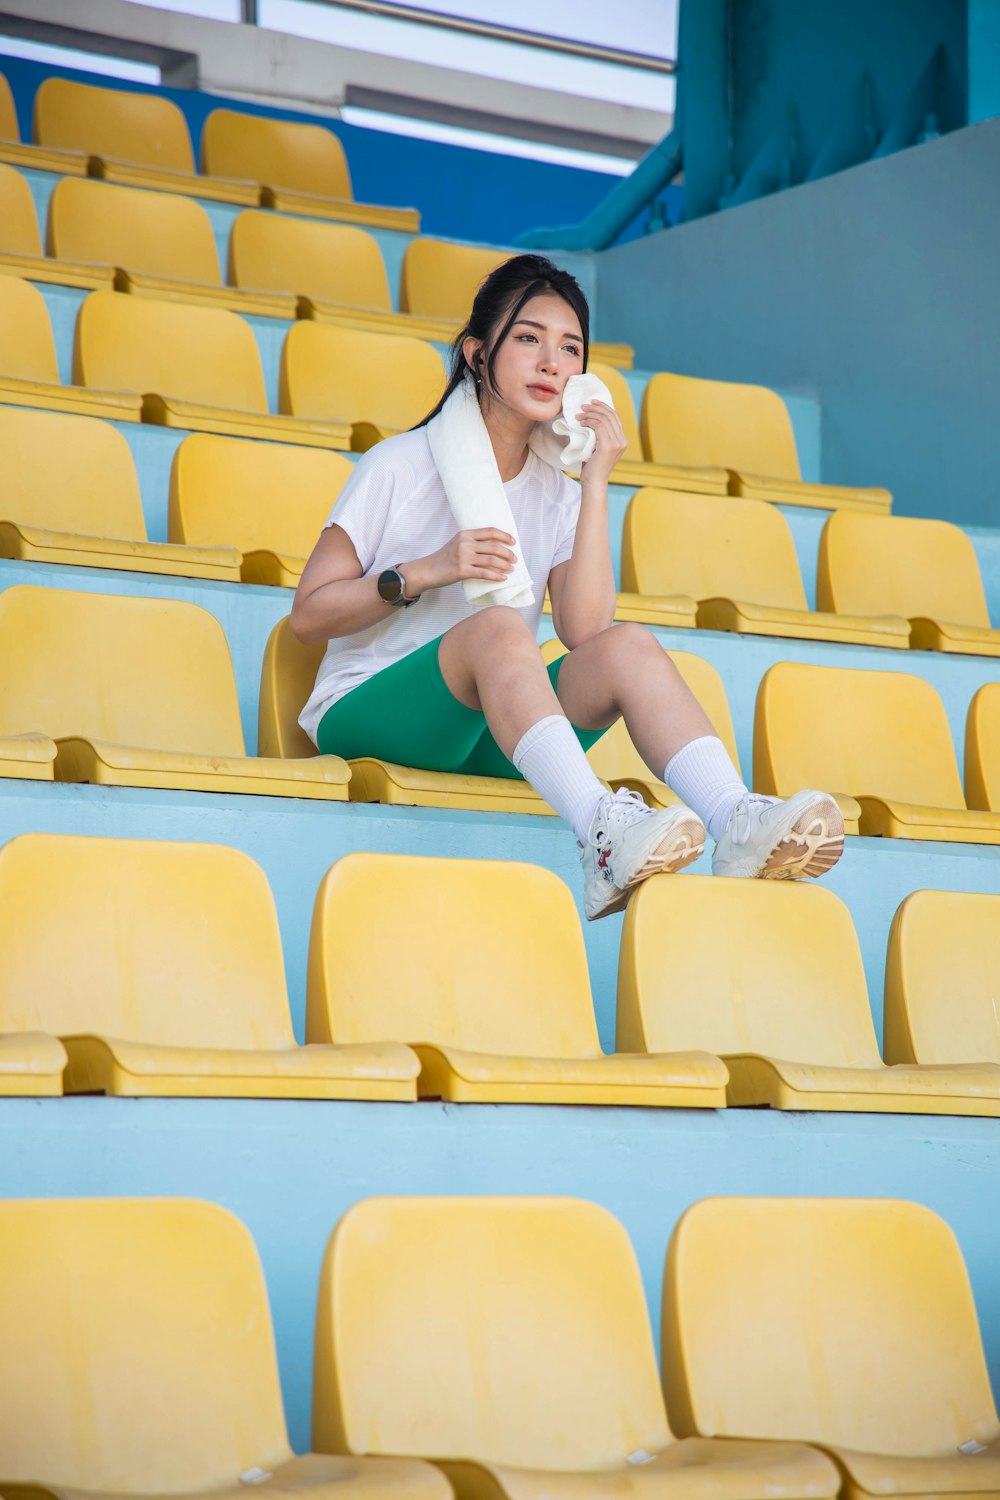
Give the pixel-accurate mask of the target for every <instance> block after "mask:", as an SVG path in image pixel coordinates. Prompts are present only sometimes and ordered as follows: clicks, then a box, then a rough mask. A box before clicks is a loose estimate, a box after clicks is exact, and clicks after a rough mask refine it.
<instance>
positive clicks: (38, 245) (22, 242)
mask: <svg viewBox="0 0 1000 1500" xmlns="http://www.w3.org/2000/svg"><path fill="white" fill-rule="evenodd" d="M5 82H6V80H3V79H0V84H2V83H5ZM4 139H5V136H4V127H3V108H2V101H0V140H4ZM15 139H16V137H15ZM0 252H2V253H4V254H6V255H41V253H42V237H41V235H40V234H39V232H38V215H37V214H36V212H35V200H34V198H33V197H32V196H31V189H30V187H29V186H28V183H27V179H26V178H25V177H23V176H22V175H21V173H20V172H19V171H18V170H17V168H16V167H8V166H5V165H3V164H2V163H0Z"/></svg>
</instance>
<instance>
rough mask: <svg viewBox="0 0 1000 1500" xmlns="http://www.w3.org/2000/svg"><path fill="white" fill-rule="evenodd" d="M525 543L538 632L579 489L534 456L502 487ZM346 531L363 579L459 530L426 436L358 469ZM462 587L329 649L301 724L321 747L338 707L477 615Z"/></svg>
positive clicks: (530, 615) (528, 612)
mask: <svg viewBox="0 0 1000 1500" xmlns="http://www.w3.org/2000/svg"><path fill="white" fill-rule="evenodd" d="M504 491H505V493H506V495H507V501H508V503H509V505H510V508H511V513H512V515H513V517H514V522H515V524H516V526H517V534H518V536H519V537H520V540H521V551H522V554H523V557H524V562H525V566H526V567H527V569H528V572H529V573H530V574H531V579H532V583H533V584H534V593H535V602H534V604H533V605H532V606H531V608H530V609H522V610H521V611H520V613H521V615H522V616H523V618H524V620H525V621H526V623H527V624H528V625H529V626H530V628H531V630H532V632H534V631H535V630H536V629H537V628H538V621H539V618H540V616H541V613H542V604H543V602H544V599H545V587H546V584H547V582H548V577H549V573H550V572H551V571H552V569H553V568H554V567H555V566H556V564H557V563H561V562H566V561H568V559H569V558H570V557H571V556H572V552H573V539H574V537H575V535H576V521H577V516H578V514H579V511H580V486H579V484H578V483H577V482H576V481H575V480H573V479H569V478H567V476H566V475H565V474H562V473H560V472H559V471H558V470H557V469H554V468H553V467H552V465H551V464H547V463H545V462H544V461H543V460H542V459H540V458H538V457H537V455H536V454H534V453H532V452H530V451H529V453H528V458H527V461H526V463H525V465H524V468H523V469H522V470H521V472H520V474H518V475H516V476H515V477H514V478H513V479H510V480H508V482H507V483H506V484H505V485H504ZM335 522H336V524H337V525H338V526H342V527H343V529H344V530H345V531H346V532H347V535H348V536H349V537H350V539H351V541H352V542H353V543H354V548H355V551H356V552H357V554H358V560H359V561H360V563H361V566H362V568H363V569H364V572H365V575H366V576H367V575H370V574H374V575H376V576H377V575H378V574H379V573H381V572H383V571H384V570H385V569H386V568H392V567H395V566H396V565H397V564H398V563H405V562H412V561H413V560H414V559H415V558H418V557H427V556H429V555H430V553H432V552H436V551H437V550H438V549H439V548H440V547H443V546H444V545H445V544H446V543H447V542H449V541H450V540H451V538H452V537H453V536H454V535H455V533H456V531H458V529H459V528H458V525H457V524H456V521H455V517H454V515H453V514H452V511H451V507H450V506H449V504H448V499H447V496H446V495H445V492H444V486H443V485H442V483H441V477H440V475H439V474H438V471H437V467H436V465H435V463H434V460H433V459H432V458H431V450H430V445H429V444H428V442H427V432H426V429H425V428H423V427H421V428H418V429H417V431H416V432H402V433H400V434H399V435H398V436H397V437H391V438H385V439H384V440H383V441H382V442H381V443H378V444H377V445H376V446H375V447H374V448H370V449H369V450H368V452H367V453H366V454H364V456H363V457H362V458H361V459H360V460H359V462H358V463H357V465H356V466H355V469H354V473H353V474H352V475H351V477H350V479H349V480H348V481H347V484H346V485H345V486H344V488H343V490H342V491H341V494H340V498H339V499H338V500H337V503H336V505H335V506H334V507H333V509H332V511H331V512H330V516H329V519H328V520H327V522H326V524H327V526H332V525H333V524H334V523H335ZM476 609H477V606H476V605H473V604H469V603H467V602H466V598H465V590H464V589H463V587H462V585H461V583H460V582H459V583H450V584H448V585H447V586H446V587H445V588H440V589H428V591H427V593H426V594H424V595H423V597H422V598H421V599H420V602H419V603H418V604H414V605H412V606H411V607H410V608H409V609H394V610H393V611H392V613H391V614H388V615H386V617H385V618H384V619H382V620H378V621H376V623H375V624H374V625H370V626H369V627H368V629H367V630H359V631H357V632H356V633H355V634H354V635H345V636H340V637H338V638H337V639H335V640H332V641H330V642H329V643H328V644H327V648H326V654H325V656H324V657H323V660H322V662H321V664H320V669H319V672H318V674H317V677H316V686H315V688H314V689H313V691H312V694H311V696H310V698H309V701H308V703H307V704H306V706H305V708H304V709H303V710H302V713H301V715H300V716H299V723H300V724H301V725H302V728H303V729H304V730H305V731H306V733H307V734H308V735H309V737H310V739H311V740H313V742H315V740H316V733H317V730H318V728H319V722H320V720H321V719H322V717H323V715H324V714H325V713H326V711H327V709H328V708H329V707H330V705H331V704H332V703H336V701H337V699H338V698H342V697H343V696H344V694H345V693H349V692H350V691H351V689H352V688H356V687H358V686H359V685H360V684H361V683H362V682H365V681H366V680H367V679H368V678H369V677H373V676H374V675H375V673H376V672H381V671H382V670H383V669H384V668H385V667H389V666H391V665H392V663H393V662H395V661H399V660H400V658H401V657H403V656H408V655H409V654H410V652H411V651H416V650H417V648H418V647H419V646H425V645H426V644H427V642H428V641H433V640H434V639H436V637H437V636H439V635H444V633H445V631H446V630H450V629H451V627H452V625H456V624H457V623H458V621H459V620H464V619H466V618H467V617H468V616H469V615H471V614H475V613H476Z"/></svg>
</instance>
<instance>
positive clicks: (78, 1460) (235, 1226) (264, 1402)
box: [0, 1198, 289, 1494]
mask: <svg viewBox="0 0 1000 1500" xmlns="http://www.w3.org/2000/svg"><path fill="white" fill-rule="evenodd" d="M0 1242H2V1244H3V1247H4V1253H3V1262H2V1269H0V1319H2V1322H3V1330H4V1336H3V1340H2V1346H0V1455H2V1457H0V1469H2V1472H3V1477H4V1479H5V1480H9V1481H12V1482H14V1483H17V1482H18V1481H22V1482H24V1483H25V1484H26V1485H29V1486H30V1484H31V1482H32V1481H35V1482H38V1481H44V1482H45V1483H46V1484H47V1485H59V1486H62V1485H65V1486H66V1487H72V1488H73V1489H76V1490H95V1491H99V1492H100V1493H102V1494H110V1493H118V1492H121V1493H124V1494H128V1493H130V1492H131V1493H132V1494H141V1493H149V1492H154V1493H159V1494H167V1493H170V1494H175V1493H176V1494H182V1493H183V1492H185V1491H191V1490H194V1491H197V1492H199V1493H204V1492H205V1491H207V1490H209V1489H215V1488H216V1487H218V1488H220V1489H222V1488H226V1489H230V1490H235V1489H236V1488H237V1487H238V1476H239V1475H241V1474H247V1473H249V1472H250V1471H251V1470H253V1469H256V1468H264V1469H274V1468H276V1467H277V1466H278V1465H279V1464H280V1463H281V1462H283V1461H285V1460H287V1458H288V1457H289V1449H288V1440H287V1437H286V1433H285V1421H284V1412H283V1410H282V1403H281V1392H280V1389H279V1386H278V1372H277V1363H276V1359H275V1350H274V1338H273V1334H272V1331H271V1318H270V1311H269V1308H268V1301H267V1291H266V1288H265V1285H264V1277H263V1273H262V1271H261V1267H260V1262H259V1260H258V1258H257V1252H256V1250H255V1248H254V1244H253V1240H252V1239H251V1238H250V1234H249V1231H248V1230H247V1229H246V1228H245V1227H244V1226H243V1225H242V1224H241V1223H240V1222H239V1220H238V1219H236V1218H234V1217H233V1215H232V1214H230V1213H229V1212H228V1211H227V1210H226V1209H223V1208H219V1207H218V1206H217V1205H216V1204H214V1203H203V1202H197V1201H195V1200H192V1199H185V1198H131V1199H128V1198H90V1199H87V1198H78V1199H58V1198H42V1199H36V1200H32V1201H17V1200H13V1201H11V1200H8V1201H6V1202H2V1203H0Z"/></svg>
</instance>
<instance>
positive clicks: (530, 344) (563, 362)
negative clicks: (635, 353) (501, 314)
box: [487, 292, 583, 422]
mask: <svg viewBox="0 0 1000 1500" xmlns="http://www.w3.org/2000/svg"><path fill="white" fill-rule="evenodd" d="M582 369H583V333H582V330H581V328H580V321H579V319H578V318H577V316H576V313H575V312H574V311H573V309H572V308H571V307H570V305H569V303H568V302H564V301H563V299H562V297H558V296H556V294H555V292H541V293H539V295H538V296H537V297H532V299H531V301H530V302H526V303H525V305H524V306H523V307H522V308H521V311H520V312H519V313H518V315H517V321H516V322H515V323H514V325H513V327H512V328H511V330H510V332H509V333H508V335H507V337H506V338H505V339H504V341H503V343H502V344H501V345H500V348H499V349H498V350H497V357H496V360H495V361H494V365H493V383H494V385H495V387H496V389H497V391H498V393H499V394H498V395H494V394H493V393H492V392H488V393H487V399H488V400H494V401H499V402H500V403H501V404H502V405H503V406H507V407H510V408H511V409H512V410H513V411H515V412H517V413H518V415H519V416H522V417H527V418H529V419H530V420H531V421H532V422H550V421H551V420H552V418H553V417H557V416H558V415H559V412H560V410H561V408H562V396H563V389H564V387H565V385H566V382H567V380H568V379H569V377H570V376H571V375H579V374H580V372H581V371H582Z"/></svg>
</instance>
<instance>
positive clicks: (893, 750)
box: [754, 661, 1000, 844]
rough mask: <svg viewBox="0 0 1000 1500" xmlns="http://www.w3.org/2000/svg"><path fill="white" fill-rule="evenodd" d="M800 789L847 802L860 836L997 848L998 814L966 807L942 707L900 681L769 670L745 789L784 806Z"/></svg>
mask: <svg viewBox="0 0 1000 1500" xmlns="http://www.w3.org/2000/svg"><path fill="white" fill-rule="evenodd" d="M804 704H808V712H807V713H804V712H803V705H804ZM804 786H825V787H831V788H836V789H837V792H838V794H847V795H849V796H850V797H854V798H856V799H857V802H858V804H859V805H860V808H861V817H860V828H861V832H862V833H863V834H868V835H881V836H882V837H885V838H910V839H923V840H929V841H932V842H945V843H960V844H1000V813H996V812H980V811H973V810H970V809H969V808H968V807H967V806H966V801H965V797H964V795H963V792H962V783H961V780H960V779H959V774H958V765H957V763H956V760H955V750H954V746H953V744H952V739H951V730H950V728H949V725H948V718H947V715H946V713H945V709H944V704H943V703H942V702H941V699H940V698H939V696H938V694H937V693H936V692H935V690H934V688H933V687H931V685H930V683H928V682H925V681H924V680H923V679H922V678H920V677H916V676H913V675H911V674H910V673H908V672H869V671H859V670H856V669H853V668H849V667H815V666H808V665H805V664H804V663H799V662H787V661H785V662H778V663H776V665H775V666H773V667H771V668H769V670H768V671H767V672H766V673H765V674H764V677H763V678H762V680H761V684H760V687H759V688H758V690H757V705H756V710H755V713H754V788H755V790H756V791H758V792H764V793H771V794H773V795H774V796H778V797H788V796H791V795H792V793H794V792H797V791H798V790H799V788H800V787H804Z"/></svg>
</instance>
